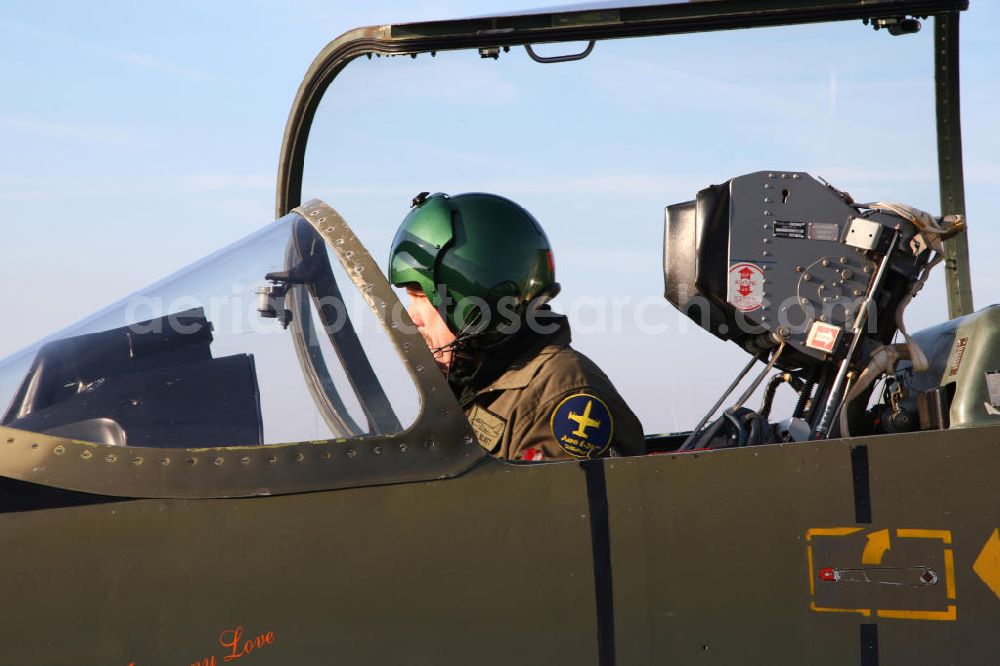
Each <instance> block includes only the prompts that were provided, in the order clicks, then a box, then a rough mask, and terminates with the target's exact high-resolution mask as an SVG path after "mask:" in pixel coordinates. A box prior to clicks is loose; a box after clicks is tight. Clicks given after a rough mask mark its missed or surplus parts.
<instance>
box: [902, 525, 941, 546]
mask: <svg viewBox="0 0 1000 666" xmlns="http://www.w3.org/2000/svg"><path fill="white" fill-rule="evenodd" d="M896 536H897V537H899V538H901V539H941V541H942V542H944V543H947V544H950V543H951V530H909V529H899V530H896Z"/></svg>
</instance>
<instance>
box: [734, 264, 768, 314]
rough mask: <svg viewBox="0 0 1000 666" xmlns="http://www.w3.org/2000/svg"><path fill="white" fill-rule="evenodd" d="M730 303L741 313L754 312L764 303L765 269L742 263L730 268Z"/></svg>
mask: <svg viewBox="0 0 1000 666" xmlns="http://www.w3.org/2000/svg"><path fill="white" fill-rule="evenodd" d="M729 302H730V303H732V304H733V306H735V308H736V309H737V310H740V311H741V312H752V311H753V310H756V309H758V308H759V307H761V305H763V303H764V269H762V268H761V267H760V266H758V265H757V264H751V263H748V262H740V263H738V264H733V265H732V266H730V267H729Z"/></svg>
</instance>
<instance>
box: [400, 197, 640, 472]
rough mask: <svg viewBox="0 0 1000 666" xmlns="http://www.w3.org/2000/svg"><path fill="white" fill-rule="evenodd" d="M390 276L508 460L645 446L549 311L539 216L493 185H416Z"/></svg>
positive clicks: (549, 274) (554, 288)
mask: <svg viewBox="0 0 1000 666" xmlns="http://www.w3.org/2000/svg"><path fill="white" fill-rule="evenodd" d="M389 280H390V282H392V284H393V285H394V286H396V287H403V288H405V289H406V292H407V295H408V297H409V304H408V306H407V311H408V312H409V314H410V317H411V319H412V320H413V323H414V324H415V325H416V326H417V330H418V331H419V332H420V334H421V335H422V336H423V338H424V340H425V341H426V342H427V345H428V346H429V347H430V348H431V351H432V352H433V353H434V356H435V360H436V361H437V363H438V366H439V367H440V368H441V370H442V372H444V373H445V375H446V376H447V377H448V381H449V383H450V385H451V387H452V390H453V391H454V392H455V395H456V397H457V398H458V401H459V403H460V404H461V405H462V408H463V409H464V410H465V414H466V416H467V417H468V419H469V422H470V423H471V424H472V428H473V430H474V431H475V433H476V436H477V438H478V440H479V444H480V445H481V446H482V447H483V448H484V449H486V450H487V451H489V452H490V453H491V454H493V455H495V456H497V457H500V458H504V459H508V460H558V459H573V458H597V457H600V456H605V455H638V454H642V453H645V445H644V441H643V433H642V426H641V425H640V423H639V420H638V419H637V418H636V416H635V414H633V413H632V411H631V410H630V409H629V408H628V406H627V405H626V404H625V401H624V400H622V397H621V396H620V395H618V391H616V390H615V388H614V386H613V385H612V384H611V381H610V380H609V379H608V377H607V375H605V374H604V373H603V372H601V369H600V368H598V367H597V365H596V364H595V363H594V362H593V361H591V360H590V359H589V358H587V357H586V356H584V355H583V354H581V353H580V352H578V351H576V350H574V349H573V348H572V347H571V346H570V328H569V322H568V321H567V320H566V318H565V317H564V316H562V315H558V314H556V313H554V312H552V311H551V310H550V309H549V307H548V305H547V304H546V303H547V301H549V300H550V299H552V298H553V297H555V295H556V294H557V293H558V291H559V284H558V283H557V282H556V281H555V269H554V265H553V261H552V251H551V249H550V247H549V241H548V239H547V238H546V237H545V233H544V232H543V231H542V229H541V227H540V226H539V224H538V222H537V221H536V220H535V218H534V217H533V216H532V215H531V214H530V213H529V212H528V211H526V210H525V209H524V208H522V207H521V206H519V205H518V204H516V203H514V202H513V201H510V200H509V199H505V198H503V197H500V196H497V195H495V194H484V193H470V194H459V195H457V196H453V197H452V196H448V195H447V194H440V193H439V194H434V195H432V196H428V193H426V192H423V193H421V194H420V195H418V196H417V197H416V198H415V199H414V200H413V202H412V206H411V210H410V213H409V214H408V215H407V216H406V219H404V220H403V223H402V225H401V226H400V228H399V231H398V232H397V233H396V237H395V239H394V240H393V242H392V248H391V252H390V260H389Z"/></svg>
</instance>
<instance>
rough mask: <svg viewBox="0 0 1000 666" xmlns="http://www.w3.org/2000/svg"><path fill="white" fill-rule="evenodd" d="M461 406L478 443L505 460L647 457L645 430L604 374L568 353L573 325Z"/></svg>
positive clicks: (520, 357)
mask: <svg viewBox="0 0 1000 666" xmlns="http://www.w3.org/2000/svg"><path fill="white" fill-rule="evenodd" d="M462 407H463V409H465V414H466V416H467V417H468V418H469V422H470V423H471V424H472V428H473V430H474V431H475V433H476V437H477V438H478V439H479V444H480V445H481V446H482V447H483V448H484V449H486V450H487V451H489V452H490V453H492V454H493V455H495V456H497V457H498V458H504V459H507V460H559V459H572V458H596V457H600V456H605V455H609V454H610V453H611V452H612V451H614V452H615V453H617V454H620V455H641V454H643V453H645V444H644V441H643V432H642V425H641V424H640V423H639V419H637V418H636V416H635V414H633V413H632V410H630V409H629V408H628V406H627V405H626V404H625V401H624V400H622V397H621V396H620V395H618V391H616V390H615V388H614V386H613V385H612V384H611V380H609V379H608V377H607V375H605V374H604V373H603V372H601V369H600V368H598V367H597V365H596V364H595V363H594V362H593V361H591V360H590V359H589V358H587V357H586V356H584V355H583V354H581V353H580V352H578V351H576V350H575V349H573V348H572V347H570V331H569V326H568V324H566V323H565V322H563V326H562V327H561V329H560V331H559V332H558V333H557V334H555V335H552V336H547V337H545V338H541V339H539V340H537V342H536V344H534V345H532V346H530V347H529V348H527V349H525V350H524V353H522V354H520V355H518V356H517V357H516V358H515V360H514V361H513V362H512V363H511V365H510V367H509V368H508V369H507V370H506V371H505V372H503V373H502V374H500V376H499V377H497V378H496V379H494V380H493V381H491V382H489V383H488V384H487V385H486V386H483V387H480V388H477V389H476V390H475V391H473V392H471V394H470V393H467V394H466V396H465V397H464V399H462Z"/></svg>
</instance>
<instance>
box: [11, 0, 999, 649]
mask: <svg viewBox="0 0 1000 666" xmlns="http://www.w3.org/2000/svg"><path fill="white" fill-rule="evenodd" d="M967 6H968V2H967V0H875V1H871V0H869V1H866V2H860V1H857V0H823V1H822V2H815V1H814V0H808V1H807V0H759V1H755V2H737V1H735V0H718V1H714V2H690V3H688V2H661V3H644V2H621V1H619V2H609V3H603V2H602V3H590V4H585V5H573V6H567V7H561V8H555V9H544V10H538V11H532V12H518V13H507V14H497V15H493V16H483V17H474V18H463V19H455V20H444V21H433V22H425V23H410V24H386V25H379V26H372V27H365V28H358V29H355V30H352V31H349V32H347V33H345V34H343V35H341V36H340V37H338V38H336V39H335V40H334V41H332V42H331V43H330V44H329V45H328V46H327V47H326V48H325V49H323V50H322V51H321V52H320V53H319V54H318V55H317V56H316V59H315V61H314V62H313V64H312V65H311V66H310V68H309V70H308V71H307V73H306V75H305V79H304V80H303V82H302V84H301V86H300V88H299V91H298V94H297V96H296V98H295V100H294V101H293V103H292V107H291V112H290V114H289V119H288V124H287V127H286V130H285V134H284V142H283V146H282V151H281V157H280V162H279V165H278V185H277V193H276V218H277V221H276V222H274V223H272V224H269V225H267V226H265V227H263V228H261V229H260V230H259V231H257V232H255V233H254V234H252V235H251V236H249V237H248V238H246V239H244V240H242V241H240V242H238V243H235V244H234V245H232V246H230V247H228V248H226V249H224V250H221V251H219V252H216V253H214V254H211V255H209V256H208V257H206V259H204V260H202V261H200V262H198V263H196V264H194V265H192V266H190V267H188V268H186V269H183V270H181V271H179V272H178V273H176V274H174V275H172V276H169V277H167V278H165V279H164V280H162V281H160V282H158V283H156V284H154V285H152V286H150V287H148V288H146V289H143V290H140V291H138V292H136V293H135V294H133V295H131V296H129V297H128V298H126V299H124V300H122V301H120V302H118V303H116V304H114V305H112V306H110V307H108V308H106V309H104V310H102V311H100V312H98V313H96V314H95V315H94V316H92V317H90V318H88V319H85V320H84V321H82V322H80V323H79V324H77V325H74V326H71V327H70V328H68V329H66V330H65V331H63V332H61V333H59V334H57V335H55V336H52V337H50V338H48V339H46V340H45V341H42V342H40V343H39V344H37V345H33V346H32V347H29V348H28V349H27V350H25V351H23V352H21V353H18V354H15V355H13V356H11V357H9V358H7V359H6V360H4V361H3V362H2V363H0V401H2V402H3V404H2V405H0V408H2V410H3V411H2V412H0V417H2V418H0V424H2V425H0V507H2V509H3V512H2V516H0V521H2V523H0V525H2V527H0V530H2V534H3V535H4V540H3V545H4V549H3V555H2V561H3V564H4V566H3V567H2V573H0V587H2V589H3V591H4V594H5V599H6V601H7V607H8V612H7V613H6V616H5V619H4V621H3V622H2V623H0V654H2V655H3V661H4V663H10V664H102V665H105V666H106V665H114V664H121V665H122V666H130V665H131V666H146V665H150V664H178V665H179V664H198V665H199V666H208V665H212V666H217V665H221V664H229V663H236V664H238V665H239V666H243V665H244V664H245V665H247V666H253V665H257V664H259V665H262V666H263V665H265V664H280V665H287V664H309V663H335V664H340V663H343V664H360V663H365V664H369V663H371V664H374V663H384V664H389V663H406V664H435V665H437V664H494V663H495V664H501V663H539V664H599V665H601V666H610V665H613V664H621V665H624V664H652V663H666V662H670V663H679V664H694V663H706V664H709V663H711V664H757V663H767V664H817V665H819V664H824V665H827V664H828V665H831V666H832V665H837V666H841V665H843V664H860V665H862V666H873V665H876V664H904V663H927V664H931V663H933V664H939V663H940V664H944V663H955V664H985V663H992V662H993V661H994V660H995V657H994V655H995V654H996V653H997V649H998V647H1000V644H998V639H997V637H996V631H995V626H996V624H997V620H998V619H1000V536H998V534H1000V532H998V526H1000V510H998V508H997V507H998V506H1000V503H996V504H995V503H994V502H996V500H997V499H998V492H997V486H996V483H995V481H994V478H995V475H996V470H997V469H998V463H1000V451H998V449H997V446H996V440H995V439H994V438H995V437H996V436H997V434H998V433H1000V430H998V431H997V432H994V429H995V428H998V427H1000V426H998V421H997V417H998V415H1000V378H998V375H997V368H998V367H1000V358H998V356H1000V351H997V349H996V345H995V344H994V343H993V340H994V338H995V336H996V332H997V331H998V330H1000V319H998V317H1000V314H998V313H1000V310H997V309H996V308H995V307H993V306H991V307H987V308H985V309H981V310H978V311H976V310H975V309H974V308H973V305H972V298H971V289H970V283H969V269H968V260H967V254H968V246H967V240H966V238H967V236H966V233H967V232H966V225H967V222H966V220H965V211H964V209H963V201H964V198H963V193H964V189H963V180H962V168H961V167H962V157H961V128H960V122H959V114H958V70H957V67H958V61H957V48H958V36H959V16H960V13H961V12H962V11H963V10H965V9H966V8H967ZM819 22H842V23H844V24H845V25H850V26H851V27H852V29H854V30H855V31H856V33H857V34H865V35H869V34H870V31H871V30H872V28H876V29H877V30H879V31H883V34H884V36H885V39H886V40H895V39H897V38H899V39H905V38H906V35H908V34H912V33H914V32H916V31H918V30H921V29H925V30H926V29H930V30H933V31H934V40H933V50H934V53H933V54H928V58H931V57H932V55H933V59H934V62H935V70H934V71H935V77H936V113H937V121H938V122H937V131H938V134H937V142H938V143H937V145H938V150H939V173H940V193H941V210H940V211H936V212H935V213H927V212H924V211H921V210H918V209H916V208H914V207H912V206H907V205H903V204H899V203H894V202H885V201H879V200H875V201H872V202H870V203H859V202H857V201H855V200H854V199H853V198H852V197H851V196H850V195H849V194H848V193H847V192H845V191H843V190H841V189H839V188H838V187H837V183H835V182H826V181H824V180H822V179H820V178H819V177H818V175H817V174H812V173H810V172H809V171H808V170H797V169H796V168H790V167H783V166H782V165H777V164H770V163H768V160H767V158H766V155H762V157H761V164H759V168H758V169H756V170H753V171H747V172H746V173H742V174H719V175H718V176H717V179H716V182H715V183H712V182H710V181H706V182H705V183H704V184H703V187H701V188H698V189H695V190H693V191H691V192H690V198H688V199H687V200H683V201H664V202H663V217H662V221H661V220H656V221H655V224H657V225H662V228H663V243H664V255H663V266H662V274H663V293H664V297H665V299H666V300H667V301H668V302H669V303H670V304H671V305H672V306H674V307H676V308H677V309H678V310H679V311H680V312H681V313H683V315H685V316H686V317H688V318H689V319H690V320H691V321H693V322H694V323H695V324H696V325H697V326H698V327H699V328H703V329H705V330H704V332H703V333H704V335H714V336H716V338H719V339H722V340H725V341H730V342H732V343H733V344H734V345H736V346H737V347H738V348H739V349H742V350H743V351H745V352H746V356H747V364H746V366H745V367H744V368H742V369H741V370H740V369H738V368H737V369H734V371H733V373H732V374H733V375H734V376H735V380H734V381H733V382H732V384H731V385H730V387H729V389H728V390H726V391H725V392H723V394H722V395H721V396H720V397H719V398H718V400H717V402H716V403H715V404H714V405H705V409H704V416H703V418H701V420H700V421H699V423H698V424H697V426H696V427H695V428H694V429H692V430H690V431H687V432H681V433H669V434H659V433H650V434H648V435H647V437H646V448H647V449H648V451H649V453H648V454H647V455H644V456H632V457H607V458H600V459H595V460H572V461H564V462H541V463H533V462H524V461H503V460H499V459H496V458H494V457H492V456H491V455H490V454H489V453H488V452H487V451H486V450H485V449H484V448H483V447H482V446H481V445H480V444H479V442H478V441H477V437H476V434H475V432H474V431H473V429H472V427H471V426H470V424H469V422H468V421H467V419H466V416H465V414H464V413H463V411H462V409H461V407H460V406H459V404H458V402H457V400H456V398H455V396H454V394H453V392H452V390H451V388H450V386H449V384H448V382H447V379H446V378H445V377H444V375H442V373H441V372H439V371H438V369H437V367H436V364H435V361H434V357H433V355H432V352H431V350H430V349H428V347H427V345H426V344H424V341H423V339H422V338H421V337H420V335H419V333H418V331H417V330H416V327H414V326H413V322H412V320H410V318H409V317H408V315H407V313H406V310H405V308H404V307H403V305H402V303H401V302H400V300H399V297H398V295H397V293H396V292H395V291H394V290H393V288H392V287H391V286H390V284H389V282H388V280H387V278H386V275H385V273H384V265H383V262H382V260H381V259H380V258H379V257H374V256H373V255H372V254H371V253H370V252H369V251H368V249H367V247H368V246H367V245H366V243H370V242H374V241H375V239H370V238H368V237H367V236H366V234H365V230H364V229H361V228H355V227H354V226H352V224H351V222H350V220H348V219H345V217H344V216H342V215H341V214H340V213H339V212H338V209H337V202H336V201H334V200H330V201H324V200H323V194H322V192H303V184H304V183H305V182H306V181H307V180H308V175H307V173H306V170H307V162H308V160H307V159H306V156H307V147H308V146H309V145H310V144H309V142H310V137H311V131H310V130H311V129H312V124H313V121H314V119H315V118H316V116H317V112H318V110H319V109H320V106H321V105H322V104H323V103H324V102H325V101H329V100H331V99H333V97H332V96H334V95H335V94H336V91H337V80H336V79H337V77H338V76H339V75H340V74H341V73H342V72H343V71H345V69H346V68H347V67H348V66H349V65H350V64H351V63H352V61H355V60H359V61H360V60H361V59H366V58H388V57H392V56H396V57H401V56H406V58H403V59H402V60H404V61H408V60H409V59H410V57H413V58H417V57H418V56H419V57H420V58H422V59H426V57H430V56H432V55H434V54H439V53H444V52H468V53H469V54H470V55H473V56H475V58H476V61H477V62H478V61H482V62H483V63H488V62H490V61H492V60H494V59H496V58H510V57H514V56H515V54H516V55H518V56H520V55H525V57H527V58H530V59H531V60H534V61H536V62H537V63H538V64H539V65H545V66H547V65H556V66H559V65H560V64H561V63H566V62H576V61H580V60H583V59H586V58H588V57H591V54H592V53H593V52H595V50H599V49H600V48H601V46H602V44H604V43H607V42H609V41H610V40H633V39H638V38H650V39H657V40H661V39H662V40H670V39H676V38H677V36H678V35H682V34H686V35H695V34H701V33H710V32H715V31H720V30H746V29H778V27H779V26H784V28H781V29H782V30H794V29H795V27H796V26H800V25H802V24H808V23H819ZM783 34H786V33H782V32H777V33H775V35H776V37H775V39H780V38H781V37H780V35H783ZM845 34H852V33H851V32H847V33H845ZM571 42H573V43H577V42H583V43H585V44H586V46H585V47H584V48H583V49H582V50H579V51H568V50H566V51H563V52H561V53H558V54H556V55H551V54H550V55H542V54H541V51H542V49H541V48H539V45H542V44H545V45H546V52H548V50H549V49H553V48H559V47H563V48H568V44H569V43H571ZM522 48H523V49H524V50H525V54H520V53H519V51H520V49H522ZM849 48H850V44H835V45H834V44H831V45H830V58H831V59H836V58H838V57H841V55H842V54H843V52H844V51H845V50H846V49H849ZM701 102H702V103H704V100H702V101H701ZM712 103H713V104H726V100H725V99H718V100H712ZM493 131H495V132H501V133H502V132H510V133H511V137H512V139H513V137H514V135H516V132H517V128H504V127H495V128H493ZM747 131H748V132H750V131H751V128H747ZM865 157H869V156H867V155H866V156H865ZM389 159H391V156H389ZM859 159H860V158H859ZM869 166H870V165H869ZM305 196H309V197H310V198H309V199H308V200H305ZM933 270H938V271H944V272H945V273H946V277H947V280H948V290H949V291H948V294H949V313H948V314H947V316H945V314H944V313H942V317H941V323H940V324H939V325H937V326H935V327H933V328H930V329H927V330H923V331H919V332H916V333H914V334H912V335H911V334H909V333H908V332H907V331H906V329H905V324H904V321H905V319H904V318H905V313H906V308H907V307H908V305H909V304H910V302H911V301H912V300H913V299H914V298H915V297H918V294H919V291H920V289H921V287H922V286H923V285H924V283H925V282H926V280H927V279H928V276H929V275H930V273H931V272H932V271H933ZM737 370H739V371H738V372H737ZM779 389H781V390H784V391H791V392H792V393H793V394H794V398H795V399H794V407H791V408H790V409H789V410H788V411H787V413H778V411H779V407H778V402H776V401H775V400H774V398H775V394H776V392H777V391H778V390H779ZM761 394H763V396H764V399H763V401H762V403H761V404H760V406H759V407H756V403H754V405H751V403H750V399H751V397H752V396H759V395H761ZM574 416H575V425H574V427H576V428H578V429H579V430H581V431H584V432H585V431H586V428H588V427H594V426H593V421H594V418H593V414H591V413H589V412H588V411H583V412H581V413H579V414H574Z"/></svg>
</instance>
